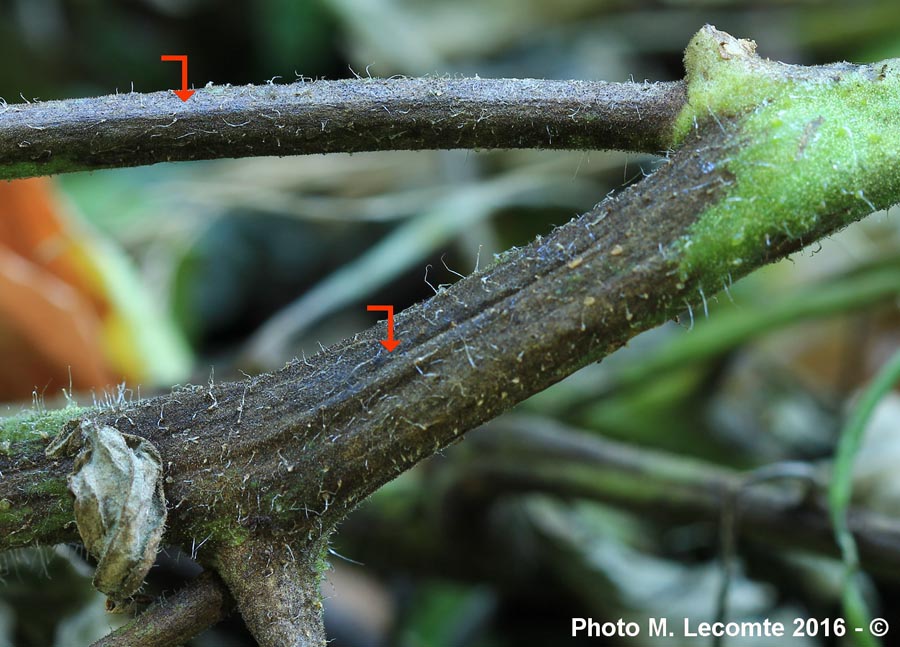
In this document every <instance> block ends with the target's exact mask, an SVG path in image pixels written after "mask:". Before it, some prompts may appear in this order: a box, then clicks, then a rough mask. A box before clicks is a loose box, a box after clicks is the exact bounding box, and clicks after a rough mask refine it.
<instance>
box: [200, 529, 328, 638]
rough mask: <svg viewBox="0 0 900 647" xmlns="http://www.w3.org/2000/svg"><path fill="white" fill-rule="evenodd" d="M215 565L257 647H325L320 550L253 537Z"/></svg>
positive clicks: (226, 551)
mask: <svg viewBox="0 0 900 647" xmlns="http://www.w3.org/2000/svg"><path fill="white" fill-rule="evenodd" d="M216 562H217V567H218V570H219V573H220V574H221V575H222V578H223V579H224V580H225V583H226V584H227V585H228V588H229V589H230V590H231V592H232V594H233V595H234V597H235V599H236V600H237V603H238V606H239V608H240V610H241V616H242V617H243V618H244V622H245V623H246V624H247V627H248V628H249V629H250V631H251V632H252V633H253V636H254V638H256V640H257V641H258V642H259V644H260V647H324V645H325V644H326V641H325V626H324V624H323V618H322V602H321V598H320V595H319V583H320V581H321V579H322V571H323V570H324V560H323V559H322V557H321V548H317V547H315V546H314V547H312V548H310V547H308V546H304V547H301V546H300V545H296V546H294V548H291V546H289V545H287V544H279V543H278V542H277V541H273V540H269V539H262V540H260V539H252V540H249V541H246V542H244V543H243V544H241V545H240V546H231V547H227V548H223V549H222V550H220V551H219V553H218V554H217V556H216Z"/></svg>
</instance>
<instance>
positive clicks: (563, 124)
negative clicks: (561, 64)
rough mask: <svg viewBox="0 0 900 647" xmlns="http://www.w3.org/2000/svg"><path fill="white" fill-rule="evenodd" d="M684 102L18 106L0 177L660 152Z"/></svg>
mask: <svg viewBox="0 0 900 647" xmlns="http://www.w3.org/2000/svg"><path fill="white" fill-rule="evenodd" d="M685 97H686V95H685V87H684V83H683V82H680V81H679V82H672V83H655V84H651V83H605V82H600V81H546V80H535V79H478V78H475V79H406V78H392V79H357V80H348V81H310V82H304V81H298V82H296V83H292V84H287V85H274V84H270V85H263V86H250V85H248V86H241V87H231V86H215V87H207V88H204V89H201V90H198V91H197V92H196V94H194V96H193V97H192V98H191V99H190V100H189V101H187V102H182V101H181V100H180V99H178V98H177V97H176V96H175V95H174V94H172V93H171V92H153V93H150V94H139V93H135V92H131V93H128V94H115V95H110V96H105V97H96V98H90V99H70V100H65V101H49V102H45V103H29V104H16V105H9V106H6V107H5V109H3V110H2V111H0V178H5V179H12V178H21V177H31V176H36V175H50V174H54V173H65V172H71V171H86V170H92V169H100V168H112V167H127V166H140V165H144V164H155V163H157V162H170V161H181V160H198V159H218V158H223V157H257V156H262V155H278V156H284V155H303V154H311V153H336V152H359V151H375V150H419V149H451V148H555V149H581V150H596V149H623V150H631V151H646V152H660V151H663V150H665V149H667V148H669V147H670V146H671V144H672V133H673V127H674V122H675V118H676V117H677V115H678V113H679V111H680V110H681V109H682V108H683V107H684V104H685V101H686V98H685Z"/></svg>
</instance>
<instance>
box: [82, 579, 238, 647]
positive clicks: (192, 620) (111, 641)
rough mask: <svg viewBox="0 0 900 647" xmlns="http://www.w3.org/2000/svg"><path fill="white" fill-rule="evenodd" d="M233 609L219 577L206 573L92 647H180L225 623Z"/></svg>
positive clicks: (226, 590) (229, 597) (232, 602)
mask: <svg viewBox="0 0 900 647" xmlns="http://www.w3.org/2000/svg"><path fill="white" fill-rule="evenodd" d="M233 606H234V601H233V600H232V599H231V596H230V595H229V593H228V589H227V588H225V584H223V582H222V581H221V580H220V579H219V577H218V576H216V575H215V574H214V573H208V572H207V573H203V574H201V575H200V576H199V577H198V578H197V579H196V580H194V581H193V582H191V583H189V584H188V585H187V586H186V587H185V588H183V589H182V590H180V591H178V593H176V594H175V595H173V596H171V597H168V598H166V599H164V600H161V601H159V602H157V603H156V604H154V605H153V606H152V607H150V608H149V609H147V610H146V611H144V612H143V613H142V614H141V615H140V616H138V617H137V618H136V619H135V620H133V621H132V622H130V623H129V624H127V625H125V626H124V627H121V628H119V629H116V630H115V631H114V632H112V633H111V634H109V635H108V636H105V637H103V638H101V639H100V640H98V641H97V642H95V643H94V644H93V646H92V647H129V646H130V645H140V646H141V647H177V645H183V644H185V642H187V641H188V640H189V639H190V638H193V637H194V636H196V635H197V634H199V633H201V632H202V631H204V630H206V629H207V628H208V627H211V626H212V625H214V624H216V623H217V622H220V621H221V620H223V619H224V618H225V617H226V616H227V615H228V614H229V613H230V612H231V609H232V608H233Z"/></svg>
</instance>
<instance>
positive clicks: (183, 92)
mask: <svg viewBox="0 0 900 647" xmlns="http://www.w3.org/2000/svg"><path fill="white" fill-rule="evenodd" d="M160 60H161V61H181V89H180V90H172V92H174V93H175V94H177V95H178V98H179V99H181V100H182V101H187V100H188V99H190V98H191V97H192V96H194V92H195V91H194V90H188V86H187V76H188V75H187V54H180V55H168V54H163V55H162V56H161V57H160Z"/></svg>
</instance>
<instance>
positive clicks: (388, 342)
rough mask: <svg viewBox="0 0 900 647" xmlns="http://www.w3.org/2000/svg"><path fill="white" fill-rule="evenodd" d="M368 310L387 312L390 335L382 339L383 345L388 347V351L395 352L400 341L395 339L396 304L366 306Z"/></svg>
mask: <svg viewBox="0 0 900 647" xmlns="http://www.w3.org/2000/svg"><path fill="white" fill-rule="evenodd" d="M366 310H368V311H370V312H371V311H373V310H383V311H384V312H387V317H388V319H387V322H388V336H387V339H380V340H379V341H380V342H381V345H382V346H384V347H385V348H387V349H388V352H389V353H390V352H393V350H394V349H395V348H397V345H398V344H399V343H400V340H399V339H394V306H366Z"/></svg>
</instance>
